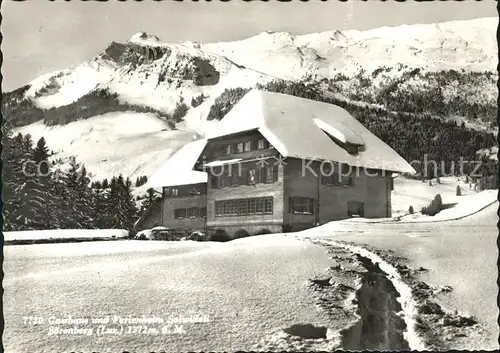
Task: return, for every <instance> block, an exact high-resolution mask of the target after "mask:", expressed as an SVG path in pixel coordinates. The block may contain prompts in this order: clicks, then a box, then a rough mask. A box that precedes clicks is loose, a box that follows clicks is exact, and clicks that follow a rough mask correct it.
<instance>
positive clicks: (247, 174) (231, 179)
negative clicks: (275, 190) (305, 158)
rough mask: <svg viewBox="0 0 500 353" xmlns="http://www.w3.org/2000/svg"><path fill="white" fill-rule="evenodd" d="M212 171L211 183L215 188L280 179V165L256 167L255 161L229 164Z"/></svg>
mask: <svg viewBox="0 0 500 353" xmlns="http://www.w3.org/2000/svg"><path fill="white" fill-rule="evenodd" d="M212 173H213V174H212V175H211V177H210V185H211V187H212V188H214V189H220V188H225V187H229V186H233V187H235V186H240V185H256V184H259V183H274V182H277V181H278V166H266V167H257V168H256V167H254V164H253V163H243V164H240V163H237V164H232V165H227V166H226V167H225V168H224V169H223V170H219V169H218V168H217V169H214V170H213V172H212ZM219 175H220V176H219Z"/></svg>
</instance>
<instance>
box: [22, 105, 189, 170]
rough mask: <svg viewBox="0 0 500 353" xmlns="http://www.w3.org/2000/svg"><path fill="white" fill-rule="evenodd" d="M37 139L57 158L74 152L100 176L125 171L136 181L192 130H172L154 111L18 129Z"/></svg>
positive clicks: (35, 125)
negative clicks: (45, 142) (40, 139)
mask: <svg viewBox="0 0 500 353" xmlns="http://www.w3.org/2000/svg"><path fill="white" fill-rule="evenodd" d="M17 132H20V133H22V134H25V133H30V134H31V135H32V137H33V140H34V141H37V139H39V138H40V137H42V136H44V137H45V139H46V140H47V141H48V143H49V148H50V149H51V150H53V151H54V152H55V153H56V154H55V155H54V156H53V158H54V159H59V158H61V159H63V160H64V159H65V158H66V157H69V156H72V155H75V156H77V157H78V161H81V162H83V163H84V164H85V167H86V168H87V170H88V171H90V172H91V173H92V174H93V175H94V176H95V177H97V178H98V179H103V178H109V177H110V176H117V175H118V174H120V173H123V175H125V176H130V177H131V179H132V180H135V178H136V177H137V176H142V175H151V174H152V173H153V172H154V171H156V169H157V167H158V165H161V164H162V163H163V162H164V161H165V160H166V159H167V158H168V157H169V156H170V155H171V154H172V153H174V152H175V151H176V150H177V149H179V148H180V147H182V146H183V145H184V144H186V143H187V142H189V141H191V140H192V139H193V138H194V136H193V133H192V132H190V131H183V130H170V129H168V126H167V125H166V123H165V122H164V121H162V120H160V119H158V118H157V117H156V116H154V115H153V114H146V113H132V112H122V113H108V114H104V115H98V116H95V117H93V118H90V119H86V120H79V121H76V122H73V123H70V124H66V125H56V126H46V125H44V124H43V122H41V121H39V122H36V123H33V124H30V125H27V126H23V127H20V128H18V129H16V133H17Z"/></svg>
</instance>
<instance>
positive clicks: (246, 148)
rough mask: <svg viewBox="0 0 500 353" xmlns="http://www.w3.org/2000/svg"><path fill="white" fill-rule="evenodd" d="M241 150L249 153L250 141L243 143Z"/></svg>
mask: <svg viewBox="0 0 500 353" xmlns="http://www.w3.org/2000/svg"><path fill="white" fill-rule="evenodd" d="M243 149H244V150H245V152H250V151H251V150H252V142H251V141H247V142H245V146H244V148H243Z"/></svg>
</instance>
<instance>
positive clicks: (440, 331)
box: [305, 239, 482, 350]
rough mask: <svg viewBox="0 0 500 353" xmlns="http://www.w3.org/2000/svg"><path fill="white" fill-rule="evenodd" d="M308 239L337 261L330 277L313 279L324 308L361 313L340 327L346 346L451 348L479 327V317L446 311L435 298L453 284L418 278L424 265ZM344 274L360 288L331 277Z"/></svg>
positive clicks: (329, 311) (333, 315)
mask: <svg viewBox="0 0 500 353" xmlns="http://www.w3.org/2000/svg"><path fill="white" fill-rule="evenodd" d="M305 240H309V241H311V242H313V243H315V244H317V245H320V246H323V247H326V248H327V249H328V252H329V253H331V254H332V255H333V256H332V259H333V260H336V261H337V262H339V264H337V265H335V266H332V267H330V269H329V271H330V273H332V272H334V273H332V275H333V276H332V277H329V278H326V279H325V278H323V279H315V280H312V281H311V286H312V287H313V289H314V290H315V291H316V292H319V293H322V294H321V296H320V298H319V304H320V307H322V308H323V309H324V310H326V311H327V314H328V316H329V317H331V318H333V320H336V317H338V312H339V311H344V312H345V313H346V315H349V311H350V312H351V314H354V316H356V317H357V320H356V321H355V322H353V323H352V324H351V325H349V326H347V328H345V329H344V330H342V331H341V332H340V337H341V341H342V347H343V348H344V349H348V350H366V349H369V350H408V349H412V350H425V349H447V348H453V347H457V346H458V347H460V344H459V343H458V342H460V340H461V339H464V338H466V337H468V336H469V337H473V336H475V335H476V334H478V333H480V332H481V330H482V329H481V327H480V325H478V324H477V321H476V319H475V318H473V317H470V316H467V315H460V314H459V313H458V312H457V311H454V312H450V311H446V310H445V309H443V308H442V307H441V306H440V305H439V304H437V303H436V302H434V301H433V300H432V299H433V297H435V296H436V295H439V294H440V293H443V292H449V291H451V290H452V288H451V287H448V286H444V287H439V288H437V287H432V286H429V285H427V284H426V283H424V282H420V281H418V280H417V279H416V277H417V276H416V274H417V273H418V272H422V271H426V269H424V268H420V269H416V270H415V269H411V268H410V267H408V266H407V265H405V264H404V261H405V259H403V258H399V257H395V256H394V255H389V254H386V253H383V252H381V251H379V250H375V249H369V247H368V246H365V247H362V246H359V245H355V244H349V243H345V242H338V241H335V240H329V239H322V240H319V239H315V240H314V239H305ZM346 277H351V279H350V281H351V283H356V289H354V288H347V286H345V285H343V284H341V283H335V282H334V281H333V278H335V280H337V281H342V278H346ZM353 279H354V282H353ZM332 283H333V285H332ZM343 292H344V293H348V294H344V295H342V293H343ZM325 293H326V294H325ZM352 304H355V305H356V310H355V311H354V312H353V310H349V305H351V306H352ZM346 308H347V310H346ZM335 311H336V312H335ZM351 322H352V320H351Z"/></svg>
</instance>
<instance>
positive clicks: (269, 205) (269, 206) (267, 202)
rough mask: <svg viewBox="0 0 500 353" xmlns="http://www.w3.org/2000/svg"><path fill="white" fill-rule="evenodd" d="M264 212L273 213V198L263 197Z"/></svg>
mask: <svg viewBox="0 0 500 353" xmlns="http://www.w3.org/2000/svg"><path fill="white" fill-rule="evenodd" d="M264 213H266V214H269V213H273V199H264Z"/></svg>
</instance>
